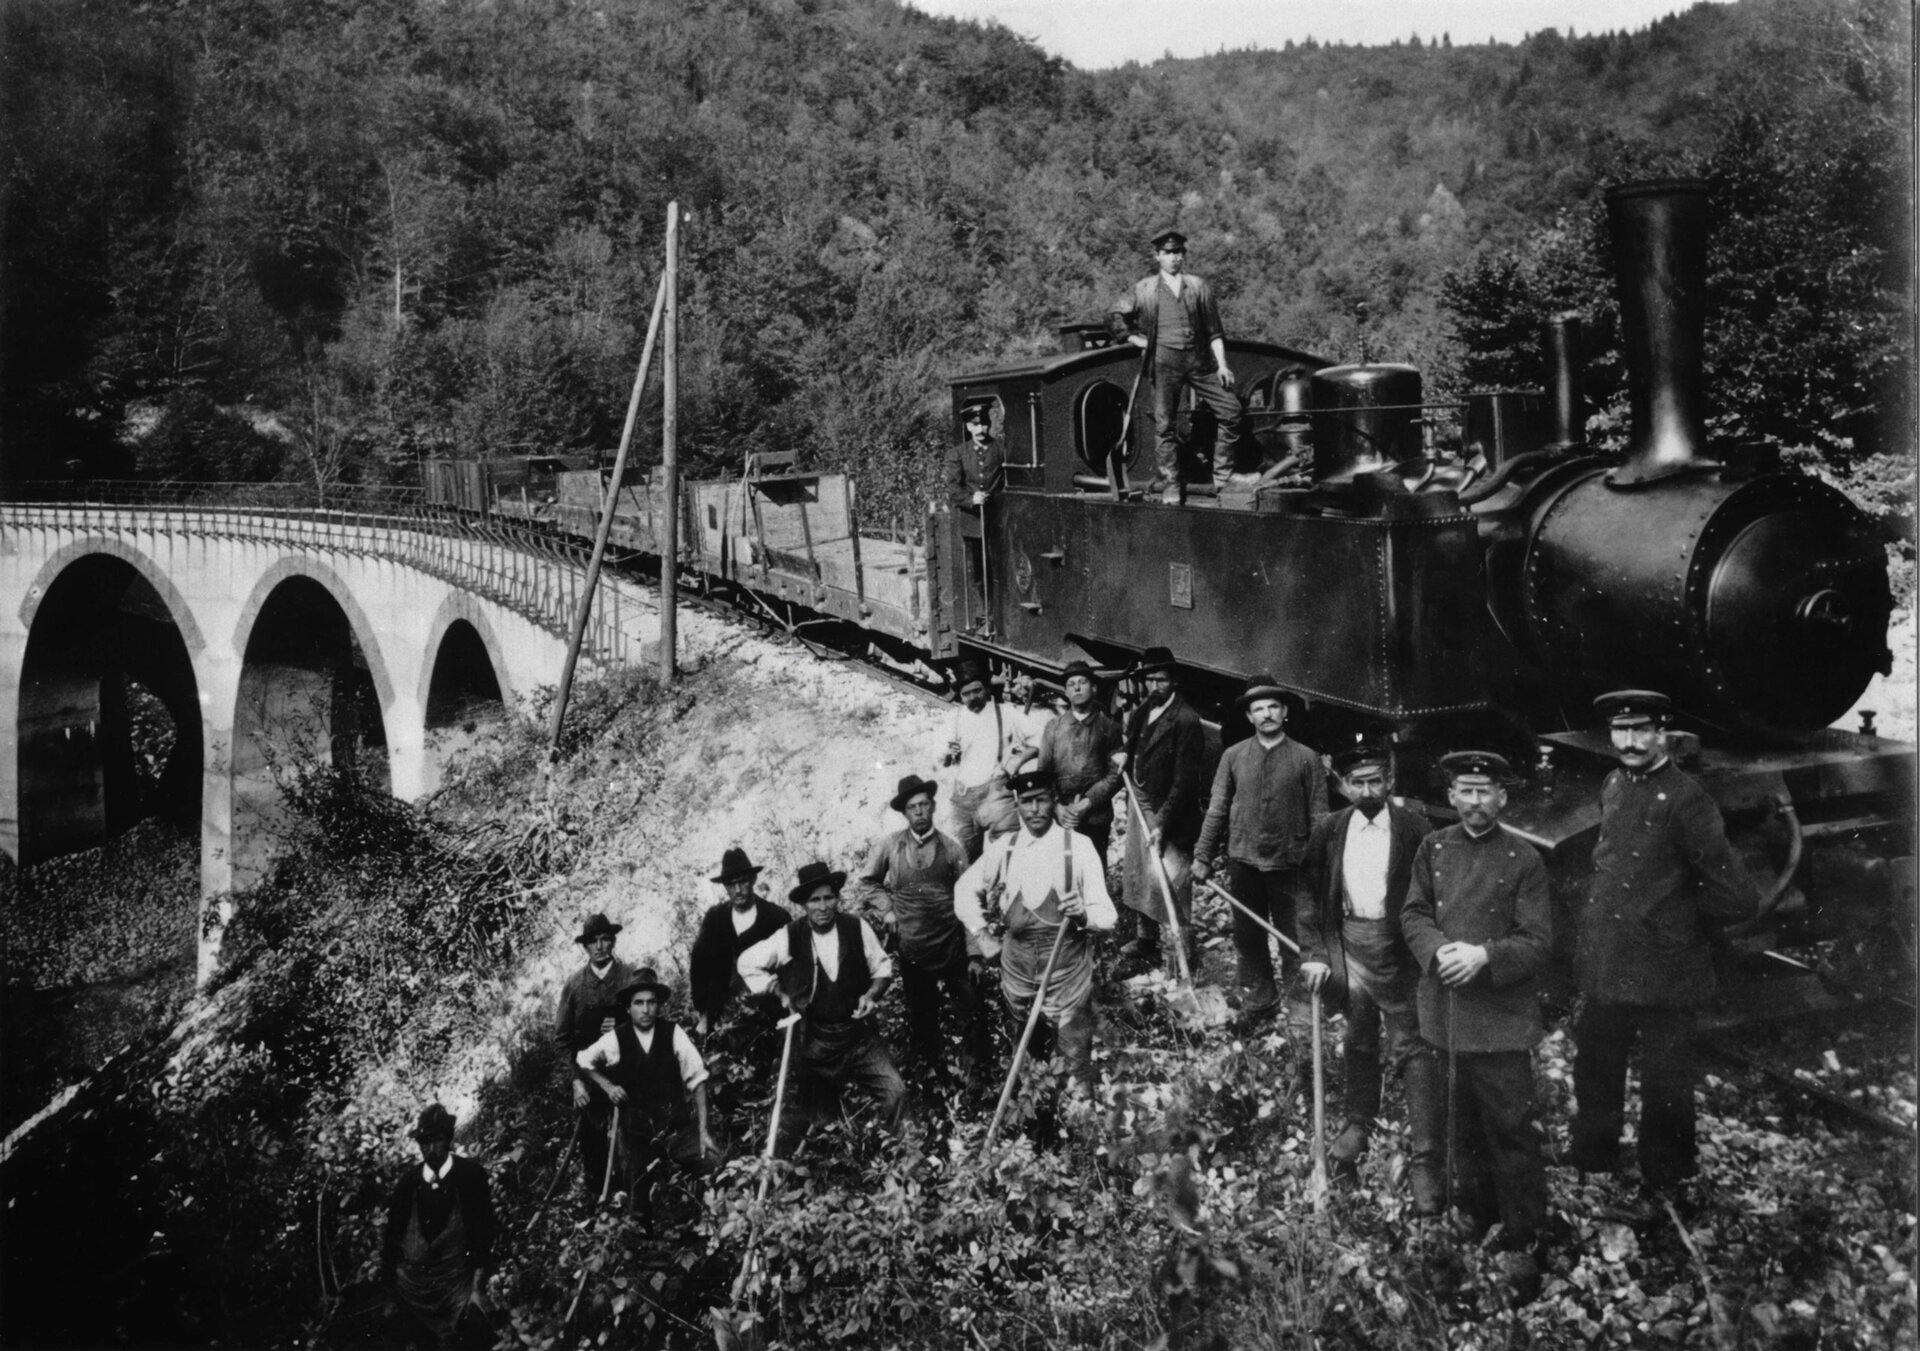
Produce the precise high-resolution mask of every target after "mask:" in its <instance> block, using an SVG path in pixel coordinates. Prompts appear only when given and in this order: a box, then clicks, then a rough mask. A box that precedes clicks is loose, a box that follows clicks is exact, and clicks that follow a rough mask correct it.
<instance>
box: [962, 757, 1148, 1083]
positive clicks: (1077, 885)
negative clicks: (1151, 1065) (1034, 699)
mask: <svg viewBox="0 0 1920 1351" xmlns="http://www.w3.org/2000/svg"><path fill="white" fill-rule="evenodd" d="M1013 791H1014V799H1015V801H1016V802H1018V803H1019V806H1020V829H1019V830H1017V831H1015V832H1014V833H1013V834H1011V835H1004V836H1001V837H1000V838H999V839H996V840H994V841H993V842H992V843H990V844H989V845H988V846H987V850H986V853H984V854H983V855H981V857H980V859H979V861H978V862H976V863H975V864H974V865H973V866H972V867H971V868H969V869H967V874H966V876H964V877H962V878H961V879H960V884H959V886H958V887H957V888H956V889H955V891H954V909H955V910H956V911H957V912H958V914H959V916H960V922H961V923H962V924H964V925H965V926H966V929H967V932H968V934H969V935H971V936H972V938H973V941H974V942H975V943H977V944H979V947H980V951H981V952H982V953H983V954H985V955H986V956H987V957H988V958H989V959H991V958H993V957H995V956H998V957H999V958H1000V992H1001V994H1002V995H1004V996H1005V998H1006V1001H1007V1009H1008V1012H1009V1013H1010V1014H1011V1015H1012V1016H1013V1017H1015V1018H1017V1019H1021V1020H1024V1019H1025V1018H1026V1016H1027V1012H1028V1010H1029V1009H1030V1008H1031V1007H1032V1004H1033V1000H1034V997H1035V996H1036V995H1038V994H1040V977H1041V974H1042V973H1043V972H1044V971H1045V970H1046V966H1047V956H1048V954H1049V953H1050V952H1051V951H1052V949H1053V944H1054V941H1055V939H1056V937H1059V936H1060V931H1061V926H1062V925H1066V926H1067V929H1066V933H1065V936H1064V937H1060V945H1061V946H1060V956H1059V958H1058V959H1057V960H1056V961H1055V962H1054V967H1053V974H1052V976H1051V977H1050V978H1049V979H1048V981H1047V986H1046V992H1045V994H1044V995H1043V996H1042V997H1041V1005H1040V1007H1041V1012H1042V1017H1043V1018H1044V1020H1045V1023H1046V1027H1047V1030H1048V1034H1049V1039H1050V1040H1057V1041H1058V1044H1059V1047H1060V1054H1061V1058H1062V1059H1063V1060H1064V1061H1065V1062H1066V1066H1067V1070H1068V1073H1069V1074H1070V1075H1071V1076H1072V1078H1073V1079H1074V1080H1075V1082H1076V1083H1078V1084H1079V1085H1080V1087H1081V1088H1082V1089H1083V1090H1084V1091H1086V1092H1088V1093H1091V1092H1092V1090H1093V946H1092V943H1091V941H1090V940H1089V939H1088V937H1087V933H1088V931H1089V930H1091V931H1093V932H1095V933H1105V932H1107V931H1109V930H1111V929H1112V928H1113V925H1114V919H1115V912H1114V908H1113V901H1112V900H1111V899H1110V898H1109V897H1108V895H1107V881H1106V868H1105V865H1104V864H1103V863H1102V862H1101V860H1100V858H1099V856H1098V855H1097V854H1095V853H1094V850H1093V845H1092V843H1091V842H1090V841H1089V840H1088V839H1087V837H1086V836H1084V835H1081V834H1079V833H1078V832H1075V831H1070V830H1068V829H1066V828H1065V827H1064V826H1060V825H1057V824H1055V822H1054V807H1055V799H1054V792H1053V776H1052V775H1051V774H1048V773H1047V772H1046V771H1044V770H1039V769H1032V768H1029V769H1026V770H1024V771H1022V772H1021V773H1018V774H1016V775H1014V777H1013ZM992 920H998V921H1001V922H1004V923H1005V925H1006V941H1005V943H1004V944H1003V943H1002V942H1001V941H1000V940H999V939H997V938H995V937H994V936H993V934H992V932H991V931H990V930H989V928H988V923H989V921H992ZM1036 1035H1038V1034H1036ZM1032 1050H1033V1055H1034V1056H1035V1058H1036V1059H1037V1058H1039V1057H1040V1056H1043V1055H1046V1054H1048V1048H1047V1047H1046V1046H1044V1045H1035V1046H1034V1047H1033V1048H1032Z"/></svg>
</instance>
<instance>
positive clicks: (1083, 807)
mask: <svg viewBox="0 0 1920 1351" xmlns="http://www.w3.org/2000/svg"><path fill="white" fill-rule="evenodd" d="M1060 683H1061V685H1062V687H1063V688H1064V689H1065V690H1066V692H1067V711H1066V712H1064V713H1062V714H1061V715H1060V716H1059V717H1057V718H1055V719H1054V720H1053V721H1052V722H1049V723H1048V724H1047V725H1046V727H1045V729H1044V730H1042V731H1041V733H1040V768H1041V769H1043V770H1045V771H1046V772H1048V773H1050V774H1052V775H1053V780H1054V783H1053V791H1054V797H1055V799H1056V800H1057V803H1058V805H1057V806H1056V807H1055V808H1054V819H1055V820H1057V821H1059V823H1060V824H1061V825H1063V826H1065V827H1066V828H1067V829H1068V830H1077V831H1079V832H1080V833H1081V834H1082V835H1085V836H1086V837H1087V839H1088V840H1090V841H1091V842H1092V843H1093V852H1094V853H1096V854H1098V855H1099V856H1100V858H1101V859H1102V860H1103V861H1104V860H1105V859H1106V857H1107V844H1108V842H1109V840H1110V839H1111V838H1112V835H1113V795H1114V794H1115V793H1117V792H1119V791H1120V771H1119V770H1118V769H1117V768H1116V767H1115V766H1114V763H1113V753H1114V752H1115V751H1117V750H1119V749H1121V746H1122V744H1123V742H1122V737H1121V733H1120V724H1119V723H1117V722H1115V721H1114V720H1113V719H1112V718H1110V717H1108V716H1107V714H1106V712H1105V711H1104V710H1103V709H1101V708H1100V707H1099V706H1098V703H1097V696H1098V694H1099V687H1098V686H1097V685H1096V684H1095V683H1094V669H1093V667H1091V666H1089V665H1087V663H1086V662H1084V661H1076V662H1072V663H1069V665H1068V666H1067V669H1066V670H1064V671H1062V672H1061V673H1060Z"/></svg>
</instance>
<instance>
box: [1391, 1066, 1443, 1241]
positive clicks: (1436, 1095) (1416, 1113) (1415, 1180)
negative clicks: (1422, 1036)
mask: <svg viewBox="0 0 1920 1351" xmlns="http://www.w3.org/2000/svg"><path fill="white" fill-rule="evenodd" d="M1402 1082H1403V1083H1404V1084H1405V1086H1406V1090H1407V1125H1408V1133H1409V1135H1410V1136H1411V1137H1412V1138H1411V1149H1410V1150H1409V1157H1408V1161H1407V1176H1408V1181H1409V1183H1410V1184H1411V1187H1412V1190H1413V1213H1414V1214H1416V1215H1438V1214H1439V1213H1440V1212H1441V1211H1442V1210H1444V1209H1445V1208H1446V1204H1447V1180H1446V1160H1447V1154H1446V1135H1447V1091H1446V1085H1445V1084H1444V1083H1443V1082H1442V1079H1441V1071H1440V1058H1439V1056H1438V1055H1437V1054H1435V1052H1434V1051H1433V1049H1432V1048H1431V1047H1428V1046H1421V1047H1417V1048H1416V1049H1415V1050H1414V1053H1413V1054H1412V1055H1411V1056H1409V1057H1408V1058H1407V1068H1406V1071H1405V1075H1404V1078H1403V1080H1402Z"/></svg>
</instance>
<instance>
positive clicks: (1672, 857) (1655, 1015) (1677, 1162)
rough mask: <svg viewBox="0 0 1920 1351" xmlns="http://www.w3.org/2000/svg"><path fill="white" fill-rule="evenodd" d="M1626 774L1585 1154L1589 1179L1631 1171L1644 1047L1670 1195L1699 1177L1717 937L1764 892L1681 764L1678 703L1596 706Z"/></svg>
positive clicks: (1593, 955) (1644, 1166) (1589, 988)
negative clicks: (1628, 1121) (1699, 1065)
mask: <svg viewBox="0 0 1920 1351" xmlns="http://www.w3.org/2000/svg"><path fill="white" fill-rule="evenodd" d="M1593 706H1594V711H1595V713H1597V714H1598V715H1599V717H1600V718H1601V719H1602V720H1603V721H1604V722H1605V723H1606V725H1607V729H1608V733H1609V735H1610V736H1611V737H1612V740H1613V748H1614V751H1615V753H1616V754H1618V755H1619V757H1620V767H1619V768H1618V769H1616V770H1614V771H1613V773H1611V774H1609V775H1608V776H1607V781H1606V783H1604V784H1603V785H1602V786H1601V789H1600V839H1599V841H1598V843H1596V844H1595V845H1594V849H1593V880H1592V883H1591V889H1590V890H1589V892H1588V895H1587V899H1586V904H1585V906H1584V908H1583V910H1582V912H1581V915H1580V927H1579V937H1578V943H1577V945H1576V948H1575V955H1574V975H1575V977H1576V979H1577V980H1578V981H1579V985H1580V993H1581V994H1582V995H1583V996H1585V1001H1584V1005H1583V1007H1582V1009H1581V1012H1580V1016H1579V1018H1578V1020H1577V1021H1576V1022H1575V1023H1574V1028H1573V1045H1574V1062H1573V1092H1574V1098H1575V1100H1576V1111H1575V1115H1574V1119H1573V1147H1572V1149H1571V1150H1570V1151H1569V1155H1568V1159H1567V1161H1568V1162H1569V1163H1571V1164H1573V1165H1574V1166H1575V1167H1576V1168H1579V1169H1582V1170H1583V1171H1586V1172H1613V1171H1615V1170H1617V1169H1618V1168H1619V1166H1620V1131H1621V1126H1622V1124H1623V1116H1624V1110H1625V1103H1626V1079H1627V1057H1628V1054H1629V1052H1630V1050H1631V1048H1632V1046H1633V1044H1634V1043H1635V1042H1636V1041H1638V1042H1639V1046H1640V1180H1641V1185H1642V1187H1643V1188H1644V1189H1645V1190H1646V1191H1648V1192H1650V1193H1661V1192H1666V1191H1669V1190H1671V1189H1672V1188H1674V1187H1675V1186H1677V1185H1678V1184H1679V1183H1681V1182H1682V1181H1684V1180H1685V1179H1687V1178H1689V1177H1692V1176H1693V1175H1694V1173H1695V1172H1696V1171H1698V1167H1699V1164H1698V1156H1697V1151H1696V1147H1695V1140H1694V1106H1693V1090H1694V1083H1695V1078H1696V1069H1695V1064H1694V1035H1695V1022H1696V1020H1697V1017H1698V1011H1699V1008H1700V1006H1701V1005H1702V1004H1704V1003H1706V1002H1707V1001H1708V1000H1709V999H1711V998H1712V997H1713V990H1714V977H1713V960H1712V956H1711V954H1710V953H1709V951H1708V947H1707V933H1706V926H1707V925H1709V924H1723V923H1730V922H1734V921H1738V920H1743V919H1747V918H1750V917H1751V916H1752V915H1753V914H1754V912H1755V910H1756V909H1757V907H1758V905H1759V897H1758V894H1757V893H1756V890H1755V888H1754V885H1753V881H1752V879H1751V878H1750V877H1748V875H1747V871H1746V869H1745V868H1744V867H1743V866H1742V865H1741V862H1740V859H1739V857H1738V856H1737V855H1736V854H1735V853H1734V851H1733V848H1732V846H1731V845H1729V844H1728V843H1727V834H1726V828H1725V826H1724V824H1723V823H1722V822H1721V820H1720V812H1719V809H1718V808H1717V807H1715V806H1714V804H1713V799H1712V798H1710V797H1708V796H1707V794H1706V792H1705V791H1704V790H1703V789H1702V788H1701V787H1700V785H1699V784H1697V783H1695V782H1694V781H1693V779H1692V778H1691V777H1689V776H1688V775H1687V774H1685V773H1683V772H1681V770H1680V768H1679V767H1678V766H1677V765H1675V764H1674V763H1673V759H1672V756H1671V754H1670V747H1669V745H1668V733H1667V723H1668V720H1669V718H1670V717H1671V716H1672V709H1673V704H1672V701H1671V700H1669V699H1668V698H1667V697H1666V696H1665V695H1663V694H1658V693H1655V692H1653V691H1651V690H1617V691H1615V692H1614V693H1612V694H1604V695H1602V696H1600V698H1598V699H1596V700H1594V705H1593Z"/></svg>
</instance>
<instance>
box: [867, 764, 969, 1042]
mask: <svg viewBox="0 0 1920 1351" xmlns="http://www.w3.org/2000/svg"><path fill="white" fill-rule="evenodd" d="M938 792H939V785H938V784H936V783H934V782H933V781H932V780H930V779H923V778H921V777H920V776H919V775H918V774H909V775H907V776H906V777H905V778H904V779H902V780H900V785H899V788H898V790H897V791H896V792H895V793H894V795H893V800H892V801H891V802H889V803H888V804H887V805H888V806H890V807H892V808H893V810H894V811H896V812H898V813H900V814H901V815H902V816H904V817H906V818H907V828H906V829H905V830H896V831H890V832H889V833H887V834H885V835H882V836H881V837H880V838H879V839H877V840H875V841H874V842H873V848H872V849H871V850H870V851H869V852H868V854H867V861H866V863H865V864H864V865H863V866H862V867H861V869H860V872H859V874H858V875H857V877H856V878H855V881H854V898H855V899H856V900H857V901H858V902H860V903H861V904H862V905H863V906H865V907H866V908H867V909H868V910H870V911H871V912H873V913H874V914H876V915H877V916H878V917H879V921H880V923H881V924H883V925H885V926H886V928H888V929H889V930H891V931H892V932H893V934H894V935H895V936H896V937H897V938H898V940H899V945H900V946H899V952H900V993H901V997H902V998H903V1000H904V1001H905V1003H906V1006H907V1033H908V1035H909V1036H910V1037H911V1038H912V1042H913V1048H914V1051H915V1053H916V1054H918V1055H919V1056H920V1058H921V1059H922V1060H923V1061H924V1062H925V1063H926V1064H927V1065H929V1066H931V1067H933V1068H934V1069H935V1070H936V1071H938V1070H940V1069H941V1068H942V1056H941V1049H942V1042H943V1038H942V1035H941V1025H940V996H939V987H940V986H945V987H946V991H947V999H948V1001H949V1002H950V1003H951V1005H952V1007H953V1015H954V1019H955V1022H956V1024H957V1026H958V1028H959V1031H960V1034H961V1047H962V1054H963V1056H964V1061H965V1066H964V1068H965V1070H966V1071H967V1072H968V1073H971V1072H972V1071H973V1070H974V1069H975V1067H977V1066H978V1065H980V1064H982V1063H983V1062H984V1061H985V1060H986V1058H987V1053H988V1052H987V1027H986V1023H985V1021H984V1020H983V1019H982V1017H981V1008H980V995H979V992H978V991H977V990H976V989H975V988H974V979H973V977H974V974H975V973H977V972H978V971H980V970H981V969H982V967H981V958H980V949H979V948H978V947H976V946H975V945H974V943H973V941H972V939H971V938H969V937H968V935H967V931H966V930H965V929H964V928H962V927H961V925H960V920H959V919H958V917H956V916H955V914H954V912H953V886H954V883H956V882H958V881H959V880H960V875H961V874H962V873H964V872H965V871H966V870H967V854H966V851H965V850H964V849H962V848H961V847H960V845H959V843H958V842H957V841H955V840H954V838H953V837H952V836H950V835H944V834H942V833H941V832H940V831H938V830H935V829H934V828H933V803H934V797H935V795H936V794H937V793H938Z"/></svg>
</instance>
